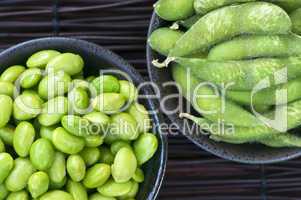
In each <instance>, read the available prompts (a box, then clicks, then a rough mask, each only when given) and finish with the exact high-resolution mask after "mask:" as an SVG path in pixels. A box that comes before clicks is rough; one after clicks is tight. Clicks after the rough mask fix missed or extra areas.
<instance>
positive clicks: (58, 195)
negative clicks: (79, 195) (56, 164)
mask: <svg viewBox="0 0 301 200" xmlns="http://www.w3.org/2000/svg"><path fill="white" fill-rule="evenodd" d="M54 199H59V200H74V199H73V197H72V195H71V194H69V193H67V192H64V191H61V190H53V191H50V192H47V193H46V194H44V195H43V196H41V198H40V200H54Z"/></svg>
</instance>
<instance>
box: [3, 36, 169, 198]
mask: <svg viewBox="0 0 301 200" xmlns="http://www.w3.org/2000/svg"><path fill="white" fill-rule="evenodd" d="M0 66H1V67H0V69H1V75H0V108H1V113H0V199H11V200H13V199H40V200H53V199H61V200H88V199H89V200H100V199H108V200H119V199H125V200H133V199H141V200H142V199H148V200H152V199H155V198H156V197H157V194H158V192H159V189H160V186H161V183H162V180H163V176H164V172H165V164H166V157H167V156H166V153H167V142H166V138H165V136H164V135H163V134H162V132H161V130H160V129H159V124H160V122H161V116H160V115H159V114H157V113H155V114H153V113H152V114H151V113H150V111H152V110H154V108H155V105H154V103H153V102H152V101H151V100H150V99H146V100H143V101H141V99H140V98H138V95H139V96H140V95H148V94H150V90H149V89H148V88H147V87H143V89H141V90H140V89H139V91H138V87H137V86H138V84H139V83H141V82H143V81H144V80H143V78H142V77H141V76H140V75H139V74H138V73H137V72H136V71H135V70H134V68H133V67H131V66H130V65H129V64H128V63H127V62H126V61H125V60H123V59H122V58H120V57H119V56H117V55H116V54H114V53H112V52H111V51H109V50H107V49H104V48H102V47H100V46H98V45H96V44H93V43H89V42H86V41H82V40H77V39H69V38H60V37H53V38H42V39H36V40H31V41H28V42H25V43H21V44H18V45H16V46H14V47H11V48H9V49H7V50H5V51H4V52H2V53H1V54H0Z"/></svg>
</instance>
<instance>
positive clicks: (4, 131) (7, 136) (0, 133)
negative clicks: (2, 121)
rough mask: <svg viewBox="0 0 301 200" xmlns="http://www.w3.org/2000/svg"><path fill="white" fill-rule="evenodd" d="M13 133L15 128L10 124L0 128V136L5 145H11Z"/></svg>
mask: <svg viewBox="0 0 301 200" xmlns="http://www.w3.org/2000/svg"><path fill="white" fill-rule="evenodd" d="M14 134H15V128H14V127H13V126H11V125H7V126H5V127H2V128H0V138H1V139H2V141H3V142H4V143H5V144H7V145H10V146H12V145H13V139H14Z"/></svg>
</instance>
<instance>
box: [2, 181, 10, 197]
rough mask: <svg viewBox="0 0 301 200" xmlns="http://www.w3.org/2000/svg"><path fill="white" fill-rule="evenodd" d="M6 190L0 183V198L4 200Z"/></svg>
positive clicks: (6, 193)
mask: <svg viewBox="0 0 301 200" xmlns="http://www.w3.org/2000/svg"><path fill="white" fill-rule="evenodd" d="M8 193H9V192H8V190H7V189H6V187H5V185H4V184H0V199H1V200H4V199H5V198H6V197H7V195H8Z"/></svg>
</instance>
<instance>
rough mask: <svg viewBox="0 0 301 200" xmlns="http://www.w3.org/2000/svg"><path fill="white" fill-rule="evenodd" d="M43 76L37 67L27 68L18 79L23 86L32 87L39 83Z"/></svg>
mask: <svg viewBox="0 0 301 200" xmlns="http://www.w3.org/2000/svg"><path fill="white" fill-rule="evenodd" d="M41 78H42V71H41V70H40V69H37V68H33V69H27V70H25V71H24V72H23V73H22V74H21V75H20V77H19V78H18V80H19V81H20V85H21V87H22V88H31V87H34V86H36V85H37V84H38V82H39V81H40V80H41Z"/></svg>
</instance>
